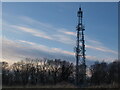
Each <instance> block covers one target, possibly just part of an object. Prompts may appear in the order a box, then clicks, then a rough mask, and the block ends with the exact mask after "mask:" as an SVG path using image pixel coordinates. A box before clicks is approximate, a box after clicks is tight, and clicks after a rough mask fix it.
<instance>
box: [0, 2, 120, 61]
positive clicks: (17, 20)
mask: <svg viewBox="0 0 120 90" xmlns="http://www.w3.org/2000/svg"><path fill="white" fill-rule="evenodd" d="M79 5H81V6H82V10H83V13H84V14H83V16H84V17H83V23H84V25H85V32H84V33H85V40H86V41H85V43H86V58H87V60H88V62H92V61H96V60H99V61H103V60H105V61H107V62H111V61H113V60H115V59H117V56H118V5H117V2H114V3H113V2H101V3H100V2H98V3H95V2H94V3H93V2H89V3H88V2H85V3H83V2H82V3H77V2H75V3H74V2H71V3H70V2H57V3H53V2H46V3H44V2H37V3H34V2H23V3H22V2H19V3H15V2H14V3H12V2H11V3H10V2H4V3H2V25H3V27H2V28H3V33H2V34H1V35H3V42H2V43H3V60H7V61H9V62H14V61H18V60H22V59H24V58H27V57H29V58H44V57H46V58H48V59H49V58H53V59H55V58H60V59H64V60H70V61H72V62H75V56H74V47H75V45H76V44H75V43H76V25H77V11H78V8H79ZM1 40H2V38H1Z"/></svg>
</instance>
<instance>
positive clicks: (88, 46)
mask: <svg viewBox="0 0 120 90" xmlns="http://www.w3.org/2000/svg"><path fill="white" fill-rule="evenodd" d="M86 48H90V49H94V50H98V51H102V52H108V53H113V54H118V52H116V51H114V50H111V49H108V48H106V47H104V46H100V47H99V46H98V47H94V46H90V45H86Z"/></svg>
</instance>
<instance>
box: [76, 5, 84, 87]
mask: <svg viewBox="0 0 120 90" xmlns="http://www.w3.org/2000/svg"><path fill="white" fill-rule="evenodd" d="M77 17H78V25H77V27H76V30H77V42H76V50H75V52H76V84H77V85H79V84H80V83H84V82H85V79H86V64H85V41H84V32H83V31H84V30H85V29H84V26H83V24H82V18H83V12H82V10H81V7H80V8H79V10H78V12H77Z"/></svg>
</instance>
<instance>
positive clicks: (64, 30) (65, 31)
mask: <svg viewBox="0 0 120 90" xmlns="http://www.w3.org/2000/svg"><path fill="white" fill-rule="evenodd" d="M59 32H61V33H64V34H66V35H71V36H76V33H75V32H70V31H68V30H67V29H64V28H63V29H60V30H59Z"/></svg>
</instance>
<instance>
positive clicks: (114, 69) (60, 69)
mask: <svg viewBox="0 0 120 90" xmlns="http://www.w3.org/2000/svg"><path fill="white" fill-rule="evenodd" d="M89 72H90V73H89V74H90V77H89V76H88V75H86V83H85V84H86V85H102V84H116V83H117V84H118V83H120V79H118V78H119V76H120V61H118V60H116V61H114V62H111V63H109V64H108V63H106V62H95V63H94V64H93V65H91V66H90V67H89ZM63 81H64V82H68V83H72V84H75V65H74V64H73V63H71V62H69V61H65V60H64V61H62V60H61V59H54V60H49V59H44V60H41V59H30V58H26V59H25V60H22V61H20V62H16V63H14V64H12V65H9V63H8V62H2V84H3V85H55V84H57V83H60V82H63ZM81 82H82V81H80V83H81Z"/></svg>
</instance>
